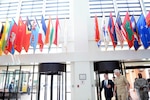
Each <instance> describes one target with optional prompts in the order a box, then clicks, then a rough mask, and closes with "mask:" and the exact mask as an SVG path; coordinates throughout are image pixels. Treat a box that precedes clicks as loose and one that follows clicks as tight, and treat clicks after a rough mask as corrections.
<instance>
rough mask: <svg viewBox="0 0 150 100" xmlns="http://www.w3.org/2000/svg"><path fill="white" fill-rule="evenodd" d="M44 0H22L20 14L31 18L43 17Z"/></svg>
mask: <svg viewBox="0 0 150 100" xmlns="http://www.w3.org/2000/svg"><path fill="white" fill-rule="evenodd" d="M43 3H44V2H43V0H22V3H21V11H20V16H21V17H22V18H26V17H27V16H28V17H29V19H34V17H36V19H41V16H42V10H43Z"/></svg>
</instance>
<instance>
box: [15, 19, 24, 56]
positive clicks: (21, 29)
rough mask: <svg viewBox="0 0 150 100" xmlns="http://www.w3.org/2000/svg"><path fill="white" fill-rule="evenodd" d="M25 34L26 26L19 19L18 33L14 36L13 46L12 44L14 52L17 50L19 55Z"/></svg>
mask: <svg viewBox="0 0 150 100" xmlns="http://www.w3.org/2000/svg"><path fill="white" fill-rule="evenodd" d="M25 32H26V25H25V24H24V23H23V21H22V19H21V17H20V18H19V21H18V33H17V34H16V39H15V44H14V48H15V50H17V51H18V52H19V53H20V52H21V50H22V45H23V38H24V34H25Z"/></svg>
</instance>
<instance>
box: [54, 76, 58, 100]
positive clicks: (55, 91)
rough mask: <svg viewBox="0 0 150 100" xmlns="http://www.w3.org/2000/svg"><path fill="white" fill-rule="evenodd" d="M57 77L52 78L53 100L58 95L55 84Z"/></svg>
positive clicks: (55, 99)
mask: <svg viewBox="0 0 150 100" xmlns="http://www.w3.org/2000/svg"><path fill="white" fill-rule="evenodd" d="M57 79H58V76H57V75H54V78H53V100H57V94H58V90H57V84H58V80H57Z"/></svg>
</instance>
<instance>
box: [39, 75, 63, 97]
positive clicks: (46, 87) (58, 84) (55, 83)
mask: <svg viewBox="0 0 150 100" xmlns="http://www.w3.org/2000/svg"><path fill="white" fill-rule="evenodd" d="M65 74H66V73H63V72H60V73H59V72H58V73H57V74H56V73H55V74H53V73H42V74H40V78H39V80H40V82H39V84H40V85H39V86H40V87H39V96H38V100H66V85H65V84H66V82H65V78H64V77H65Z"/></svg>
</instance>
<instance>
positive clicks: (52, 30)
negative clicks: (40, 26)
mask: <svg viewBox="0 0 150 100" xmlns="http://www.w3.org/2000/svg"><path fill="white" fill-rule="evenodd" d="M51 22H52V21H51ZM53 35H54V26H53V23H52V28H51V32H50V43H49V47H48V52H49V51H50V48H51V46H52V43H53Z"/></svg>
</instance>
